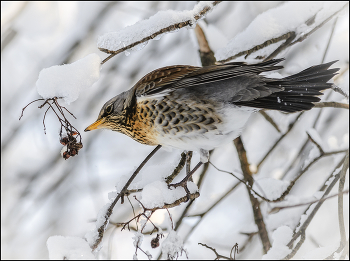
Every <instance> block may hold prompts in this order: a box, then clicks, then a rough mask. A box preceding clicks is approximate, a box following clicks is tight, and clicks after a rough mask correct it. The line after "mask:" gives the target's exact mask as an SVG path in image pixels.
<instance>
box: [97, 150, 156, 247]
mask: <svg viewBox="0 0 350 261" xmlns="http://www.w3.org/2000/svg"><path fill="white" fill-rule="evenodd" d="M161 147H162V146H161V145H158V146H157V147H156V148H155V149H153V150H152V152H151V153H150V154H149V155H148V156H147V157H146V158H145V159H144V160H143V161H142V163H141V164H140V166H139V167H138V168H137V169H136V170H135V172H134V173H133V174H132V176H131V177H130V178H129V180H128V181H127V182H126V184H125V185H124V187H123V189H122V190H121V192H120V193H119V194H118V195H117V197H116V198H115V199H114V200H113V202H112V204H111V205H110V207H109V208H108V210H107V212H106V214H105V215H104V217H105V221H104V222H103V225H102V226H100V227H99V228H98V229H97V232H98V237H97V239H96V240H95V242H94V244H93V245H92V246H91V248H92V250H95V249H96V248H97V247H98V245H99V244H100V243H101V241H102V238H103V235H104V231H105V228H106V226H107V224H108V220H109V217H110V216H111V215H112V213H113V208H114V206H115V205H116V204H117V202H118V201H119V199H120V198H122V197H124V195H125V192H126V191H127V189H128V187H129V185H130V184H131V182H132V181H133V180H134V179H135V177H136V176H137V174H138V173H139V172H140V170H141V169H142V168H143V166H144V165H145V164H146V163H147V161H148V160H149V159H150V158H152V157H153V155H154V154H155V153H156V152H157V151H158V150H159V149H160V148H161Z"/></svg>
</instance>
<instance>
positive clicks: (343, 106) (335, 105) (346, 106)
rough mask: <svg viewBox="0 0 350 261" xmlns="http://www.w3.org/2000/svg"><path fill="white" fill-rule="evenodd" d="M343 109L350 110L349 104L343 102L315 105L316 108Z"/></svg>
mask: <svg viewBox="0 0 350 261" xmlns="http://www.w3.org/2000/svg"><path fill="white" fill-rule="evenodd" d="M326 107H330V108H341V109H349V104H347V103H341V102H318V103H315V106H314V108H326Z"/></svg>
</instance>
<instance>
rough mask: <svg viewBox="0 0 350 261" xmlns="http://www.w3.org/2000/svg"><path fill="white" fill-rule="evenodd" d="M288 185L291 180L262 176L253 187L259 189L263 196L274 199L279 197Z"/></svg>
mask: <svg viewBox="0 0 350 261" xmlns="http://www.w3.org/2000/svg"><path fill="white" fill-rule="evenodd" d="M288 186H289V181H284V180H277V179H273V178H262V179H258V180H255V182H254V185H253V189H254V190H255V191H258V192H259V193H260V194H261V195H262V196H264V197H266V198H268V199H270V200H274V199H277V198H279V197H280V196H281V195H282V193H283V192H284V191H285V190H286V189H287V187H288Z"/></svg>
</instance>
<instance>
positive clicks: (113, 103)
mask: <svg viewBox="0 0 350 261" xmlns="http://www.w3.org/2000/svg"><path fill="white" fill-rule="evenodd" d="M129 94H130V92H129V91H126V92H123V93H121V94H119V95H117V96H115V97H114V98H112V99H110V100H109V101H107V102H106V103H105V104H104V105H103V106H102V109H101V111H100V113H99V115H98V118H97V120H96V121H95V122H94V123H93V124H91V125H90V126H89V127H87V128H86V129H85V130H84V131H91V130H96V129H111V130H114V131H120V129H121V128H122V126H123V125H125V121H126V116H127V113H128V109H130V100H131V99H130V98H129V96H130V95H129Z"/></svg>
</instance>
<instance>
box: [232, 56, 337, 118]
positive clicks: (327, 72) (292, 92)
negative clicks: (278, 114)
mask: <svg viewBox="0 0 350 261" xmlns="http://www.w3.org/2000/svg"><path fill="white" fill-rule="evenodd" d="M335 62H336V61H333V62H329V63H325V64H320V65H315V66H312V67H310V68H308V69H305V70H303V71H301V72H299V73H297V74H294V75H291V76H289V77H285V78H282V79H269V78H265V80H266V87H271V88H276V87H277V86H278V87H280V88H282V90H281V91H279V92H275V93H272V94H271V95H269V96H266V97H262V98H258V99H255V100H251V101H243V102H238V103H235V104H236V105H243V106H248V107H255V108H261V109H270V110H279V111H283V112H297V111H304V110H310V109H311V108H312V107H314V102H318V101H320V98H319V97H317V96H319V95H322V92H321V91H322V90H326V89H329V88H331V87H332V85H333V84H332V83H327V82H328V81H329V80H330V79H332V78H333V76H334V75H336V74H337V71H338V70H339V68H335V69H329V67H330V66H331V65H332V64H334V63H335Z"/></svg>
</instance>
